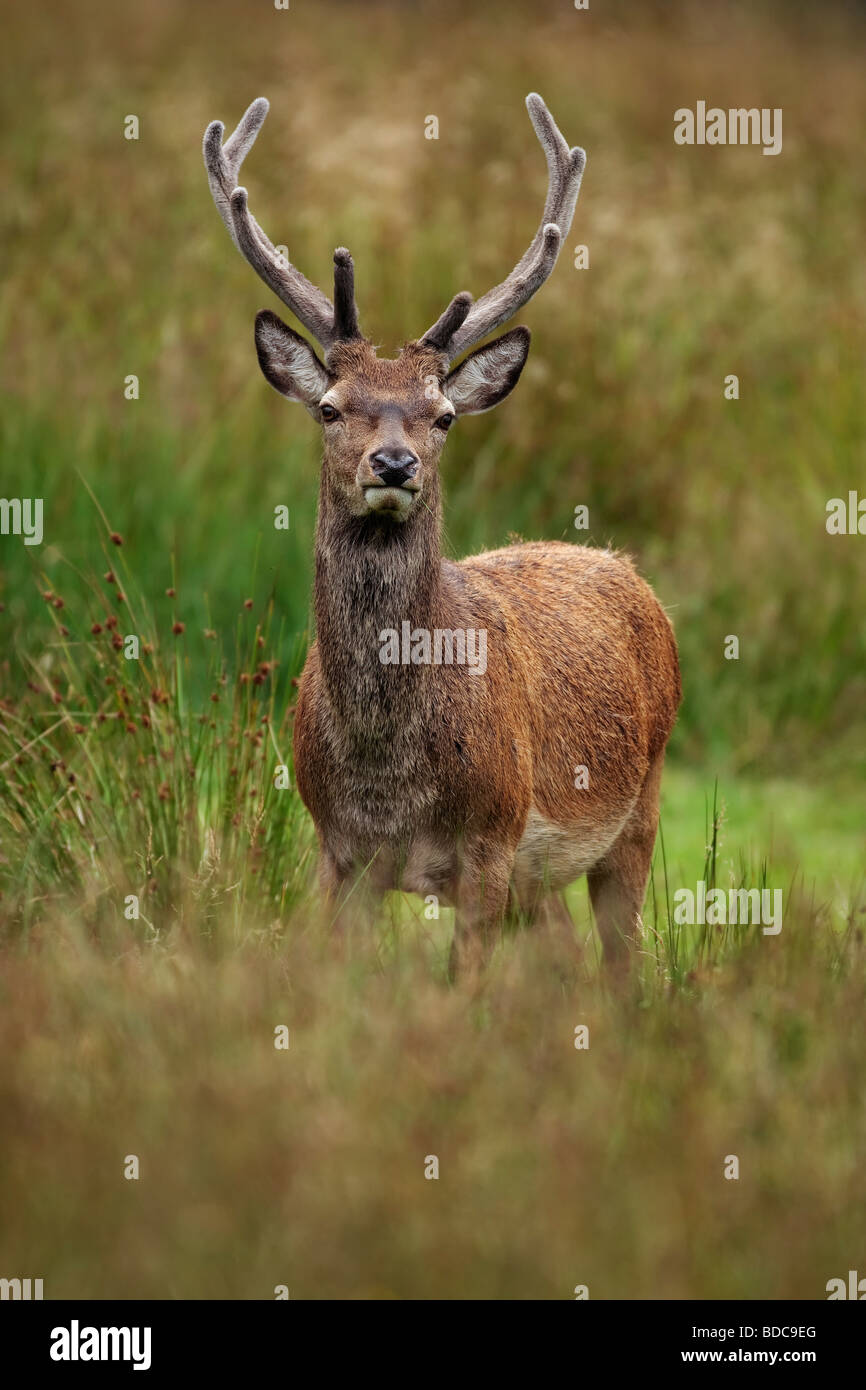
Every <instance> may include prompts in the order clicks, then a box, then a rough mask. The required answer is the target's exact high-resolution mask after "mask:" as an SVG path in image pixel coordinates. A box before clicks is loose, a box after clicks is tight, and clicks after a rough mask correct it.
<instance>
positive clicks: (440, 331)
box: [421, 290, 472, 352]
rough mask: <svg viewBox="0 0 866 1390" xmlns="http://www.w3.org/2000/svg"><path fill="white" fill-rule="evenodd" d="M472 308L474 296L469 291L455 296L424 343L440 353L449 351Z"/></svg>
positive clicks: (425, 336)
mask: <svg viewBox="0 0 866 1390" xmlns="http://www.w3.org/2000/svg"><path fill="white" fill-rule="evenodd" d="M471 308H472V295H471V294H469V292H468V291H467V290H461V291H460V293H459V294H455V296H454V298H453V299H452V301H451V303H450V304H449V305H448V308H447V309H446V310H445V312H444V314H440V316H439V318H438V319H437V320H436V322H435V323H434V325H433V327H432V328H428V329H427V332H426V333H425V334H424V337H423V338H422V339H421V341H422V343H426V344H427V345H428V346H429V347H432V348H437V349H438V350H439V351H440V352H446V351H447V350H448V344H449V343H450V342H451V339H452V338H453V337H454V334H455V333H456V332H457V329H458V328H459V327H460V325H461V324H462V323H463V321H464V319H465V318H466V316H467V314H468V313H469V310H470V309H471Z"/></svg>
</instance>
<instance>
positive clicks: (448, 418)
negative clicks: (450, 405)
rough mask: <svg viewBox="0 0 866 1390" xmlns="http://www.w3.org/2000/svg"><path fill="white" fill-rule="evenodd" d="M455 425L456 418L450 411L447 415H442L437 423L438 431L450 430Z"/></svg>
mask: <svg viewBox="0 0 866 1390" xmlns="http://www.w3.org/2000/svg"><path fill="white" fill-rule="evenodd" d="M453 424H454V416H453V415H452V414H451V412H450V411H448V410H446V412H445V414H444V415H440V416H439V419H438V420H437V421H436V428H437V430H447V429H450V427H451V426H452V425H453Z"/></svg>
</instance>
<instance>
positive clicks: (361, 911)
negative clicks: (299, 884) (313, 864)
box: [319, 848, 381, 937]
mask: <svg viewBox="0 0 866 1390" xmlns="http://www.w3.org/2000/svg"><path fill="white" fill-rule="evenodd" d="M319 887H320V889H321V892H322V899H323V903H324V911H325V923H326V926H327V927H328V929H329V931H330V932H331V934H332V935H334V936H335V937H342V936H343V935H344V934H345V931H346V928H347V927H348V926H350V925H351V924H352V923H353V922H361V923H362V924H363V925H364V926H369V925H370V924H371V923H372V921H373V917H374V916H375V912H376V907H377V905H378V902H379V900H380V897H381V894H379V893H377V891H376V889H375V888H374V886H373V884H372V883H371V882H370V879H369V875H368V874H367V873H365V872H364V871H363V870H360V871H359V870H357V869H356V868H355V867H354V866H352V867H347V866H346V865H345V864H342V863H341V862H340V861H339V860H338V859H337V858H336V856H335V855H333V854H332V853H331V852H330V850H328V849H325V848H323V849H322V852H321V854H320V855H319Z"/></svg>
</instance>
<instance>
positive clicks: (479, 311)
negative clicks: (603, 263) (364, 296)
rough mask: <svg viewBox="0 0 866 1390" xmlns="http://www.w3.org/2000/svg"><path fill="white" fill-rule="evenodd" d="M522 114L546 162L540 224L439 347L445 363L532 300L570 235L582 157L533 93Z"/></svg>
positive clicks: (437, 327) (437, 331)
mask: <svg viewBox="0 0 866 1390" xmlns="http://www.w3.org/2000/svg"><path fill="white" fill-rule="evenodd" d="M526 108H527V110H528V112H529V117H530V120H531V121H532V124H533V127H534V129H535V133H536V135H537V136H538V139H539V142H540V144H541V147H542V149H543V150H544V155H545V158H546V160H547V175H548V182H547V197H546V199H545V202H544V212H543V213H542V217H541V223H540V225H539V227H538V230H537V231H536V233H535V236H534V237H533V238H532V241H531V242H530V244H529V246H528V247H527V248H526V250H525V251H524V253H523V255H522V256H521V257H520V260H519V261H518V262H517V265H516V266H515V267H514V269H513V270H512V271H511V274H510V275H508V276H507V278H506V279H505V280H503V281H502V283H501V284H499V285H496V286H495V287H494V288H493V289H492V290H488V291H487V293H486V294H484V295H482V297H481V298H480V299H478V300H476V302H475V303H474V304H473V305H472V307H471V308H470V309H469V311H468V313H467V314H466V315H465V316H464V317H463V319H462V321H461V322H459V323H457V324H456V325H455V326H454V328H453V329H452V331H451V333H450V335H449V337H448V339H447V341H446V342H444V343H443V344H442V347H443V351H445V352H447V354H448V356H449V358H450V359H453V358H455V357H458V356H459V355H460V353H462V352H465V351H466V349H467V348H469V347H472V346H473V345H474V344H475V343H477V342H479V341H480V339H481V338H483V337H485V336H486V334H488V333H490V332H492V330H493V329H494V328H498V327H499V326H500V324H503V323H505V322H506V321H507V320H508V319H510V318H511V316H512V315H513V314H515V313H516V312H517V310H518V309H520V308H521V307H522V305H524V304H526V303H527V302H528V301H529V300H530V299H531V298H532V296H533V295H534V294H535V293H536V291H537V290H539V289H540V288H541V286H542V285H543V284H544V282H545V280H546V279H547V278H548V276H549V275H550V273H551V271H552V270H553V267H554V266H555V264H556V258H557V256H558V255H559V249H560V247H561V245H562V243H563V241H564V240H565V238H566V237H567V236H568V233H569V230H570V229H571V222H572V218H573V217H574V208H575V204H576V203H577V195H578V193H579V192H580V181H581V179H582V177H583V170H584V166H585V164H586V154H585V153H584V151H583V150H582V149H581V148H580V146H579V145H577V146H575V147H574V148H573V149H569V146H568V144H567V143H566V141H565V138H564V137H563V135H562V133H561V131H560V130H559V128H558V126H557V124H556V122H555V121H554V119H553V117H552V116H551V114H550V112H549V111H548V109H547V107H546V106H545V104H544V102H543V101H542V99H541V97H540V96H539V95H538V93H537V92H530V94H529V96H528V97H527V98H526ZM459 298H460V296H459V295H458V296H457V299H459ZM455 303H456V300H453V301H452V303H451V305H449V307H448V309H446V310H445V313H444V314H443V315H442V317H441V318H440V319H439V320H437V322H436V323H435V324H434V326H433V328H431V329H429V330H428V332H427V333H426V334H425V335H424V339H425V341H429V340H430V338H431V335H436V336H437V338H438V337H439V336H440V328H441V327H442V326H443V325H444V324H445V321H446V320H447V318H448V315H449V313H450V312H451V309H452V308H453V306H454V304H455Z"/></svg>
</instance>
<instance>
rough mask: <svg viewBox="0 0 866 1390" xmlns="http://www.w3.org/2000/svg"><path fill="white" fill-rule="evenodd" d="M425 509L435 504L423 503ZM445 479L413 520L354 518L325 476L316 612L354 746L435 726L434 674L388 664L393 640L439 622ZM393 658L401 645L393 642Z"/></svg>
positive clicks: (336, 701)
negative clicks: (432, 717) (430, 724)
mask: <svg viewBox="0 0 866 1390" xmlns="http://www.w3.org/2000/svg"><path fill="white" fill-rule="evenodd" d="M425 503H426V505H424V504H425ZM440 524H441V504H440V499H439V489H438V481H437V482H435V483H434V485H433V487H431V488H430V489H429V490H425V494H424V499H423V501H422V502H419V503H418V504H416V508H415V510H414V511H413V512H412V514H411V515H410V516H409V518H408V519H407V520H406V521H405V522H403V523H402V524H401V523H398V522H394V521H391V520H389V519H388V518H386V517H380V516H367V517H362V518H358V517H352V516H349V515H348V514H347V513H346V510H345V507H343V506H341V505H339V504H338V503H337V502H336V501H335V499H334V497H333V496H332V495H331V494H330V492H329V490H328V487H327V483H326V480H325V479H324V478H323V482H322V490H321V493H320V497H319V515H318V522H317V527H316V578H315V613H316V637H317V643H318V650H319V664H320V669H321V673H322V680H323V683H324V687H325V694H326V697H327V699H328V702H329V704H330V706H331V710H332V713H333V715H334V717H335V719H336V721H337V723H338V724H339V725H340V726H341V727H342V730H343V733H344V735H346V736H347V737H348V738H349V739H350V740H351V741H355V740H360V741H361V742H362V743H363V745H364V746H365V747H366V748H368V749H369V750H370V752H371V753H373V752H374V750H378V752H379V753H381V748H382V747H384V746H386V745H387V746H390V747H392V748H395V750H396V746H397V744H403V743H405V741H406V740H407V739H411V738H412V737H413V736H414V733H415V731H417V729H418V728H419V726H421V725H424V724H425V723H426V721H427V720H428V719H429V713H430V707H431V668H430V666H429V665H423V664H413V663H412V662H411V661H409V662H405V661H404V660H402V659H401V660H400V661H399V662H394V661H393V660H389V661H386V660H383V653H387V651H388V645H387V644H388V642H389V641H390V638H389V637H387V636H383V634H392V633H395V634H396V635H397V640H398V643H399V644H400V646H401V647H402V649H403V652H405V650H406V643H405V636H406V632H407V629H406V628H405V626H404V625H405V624H408V625H409V627H408V631H409V632H412V631H415V630H417V629H419V628H422V629H426V630H428V631H432V630H433V629H434V628H435V627H436V626H438V625H440V610H441V597H442V596H441V584H442V580H441V560H440ZM391 655H392V656H393V642H391Z"/></svg>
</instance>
